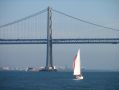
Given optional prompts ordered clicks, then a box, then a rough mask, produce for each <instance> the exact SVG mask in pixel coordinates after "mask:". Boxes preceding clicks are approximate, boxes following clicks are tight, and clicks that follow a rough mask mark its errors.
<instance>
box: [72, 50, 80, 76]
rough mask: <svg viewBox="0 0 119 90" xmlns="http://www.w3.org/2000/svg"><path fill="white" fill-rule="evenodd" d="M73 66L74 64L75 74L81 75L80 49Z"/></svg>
mask: <svg viewBox="0 0 119 90" xmlns="http://www.w3.org/2000/svg"><path fill="white" fill-rule="evenodd" d="M73 66H74V75H81V64H80V49H79V50H78V53H77V55H76V57H75V59H74V62H73Z"/></svg>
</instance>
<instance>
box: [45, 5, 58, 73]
mask: <svg viewBox="0 0 119 90" xmlns="http://www.w3.org/2000/svg"><path fill="white" fill-rule="evenodd" d="M47 15H48V16H47V57H46V67H45V70H46V71H56V69H55V68H54V66H53V58H52V12H51V8H50V7H48V9H47Z"/></svg>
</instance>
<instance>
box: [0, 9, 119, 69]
mask: <svg viewBox="0 0 119 90" xmlns="http://www.w3.org/2000/svg"><path fill="white" fill-rule="evenodd" d="M46 12H47V22H46V23H47V32H46V33H47V34H46V36H47V37H46V38H41V37H35V36H37V35H39V34H40V33H39V28H38V27H39V23H41V22H39V21H38V18H39V15H41V14H43V13H46ZM52 12H55V13H57V14H62V15H65V16H66V17H69V18H72V19H74V20H77V21H80V22H83V23H86V24H90V25H93V26H96V27H100V28H104V29H109V30H113V31H117V32H118V31H119V30H118V29H114V28H110V27H106V26H103V25H98V24H95V23H92V22H88V21H85V20H83V19H79V18H76V17H73V16H71V15H68V14H66V13H63V12H60V11H57V10H55V9H52V8H50V7H48V8H47V9H44V10H42V11H39V12H37V13H35V14H32V15H30V16H27V17H25V18H22V19H19V20H16V21H14V22H10V23H8V24H5V25H2V26H0V45H3V44H47V57H46V67H45V70H46V71H49V70H50V71H54V70H55V68H54V66H53V60H52V44H119V38H75V37H73V38H60V39H59V38H58V39H57V38H56V39H54V38H52V33H53V32H52ZM34 18H35V19H34ZM27 22H30V23H31V24H30V25H28V26H27V25H26V24H27ZM36 22H37V23H38V24H36ZM41 27H42V26H41ZM33 28H34V29H35V30H36V32H34V31H32V32H30V30H32V29H33ZM25 30H26V31H25ZM25 33H27V34H25ZM44 33H45V32H44ZM24 34H25V35H24ZM26 36H27V37H26ZM32 36H33V37H32Z"/></svg>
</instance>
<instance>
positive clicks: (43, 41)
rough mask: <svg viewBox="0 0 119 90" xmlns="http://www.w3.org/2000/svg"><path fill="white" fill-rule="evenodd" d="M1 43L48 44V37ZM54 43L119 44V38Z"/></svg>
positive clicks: (62, 40) (66, 40) (83, 39)
mask: <svg viewBox="0 0 119 90" xmlns="http://www.w3.org/2000/svg"><path fill="white" fill-rule="evenodd" d="M0 44H47V39H0ZM52 44H119V38H90V39H88V38H82V39H52Z"/></svg>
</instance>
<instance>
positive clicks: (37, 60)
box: [0, 0, 119, 70]
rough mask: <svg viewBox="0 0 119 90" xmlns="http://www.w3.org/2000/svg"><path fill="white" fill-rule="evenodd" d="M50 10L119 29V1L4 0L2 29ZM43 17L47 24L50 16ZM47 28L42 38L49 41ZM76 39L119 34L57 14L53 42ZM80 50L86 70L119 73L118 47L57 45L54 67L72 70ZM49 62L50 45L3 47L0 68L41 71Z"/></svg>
mask: <svg viewBox="0 0 119 90" xmlns="http://www.w3.org/2000/svg"><path fill="white" fill-rule="evenodd" d="M48 6H51V7H52V8H54V9H56V10H59V11H62V12H64V13H67V14H69V15H72V16H75V17H78V18H81V19H84V20H87V21H90V22H93V23H97V24H100V25H103V26H107V27H112V28H116V29H119V0H0V26H1V25H4V24H6V23H9V22H12V21H15V20H17V19H20V18H23V17H25V16H29V15H31V14H33V13H36V12H38V11H40V10H43V9H45V8H47V7H48ZM42 17H43V18H44V19H41V20H43V21H44V23H46V18H45V17H46V14H43V15H42ZM43 26H44V27H42V25H41V27H40V31H41V32H42V33H43V34H44V33H45V34H44V35H43V34H42V35H43V38H45V37H46V29H47V27H46V24H44V25H43ZM38 29H39V28H38ZM0 30H1V29H0ZM0 33H2V30H1V31H0ZM0 35H2V34H0ZM42 35H41V36H42ZM72 37H75V38H80V37H81V38H87V37H97V38H98V37H108V38H111V37H114V38H115V37H117V38H119V31H112V30H108V29H104V28H99V27H95V26H91V25H88V24H85V23H81V22H79V21H75V20H73V19H69V18H67V17H65V16H63V15H59V14H56V13H54V12H53V38H72ZM78 48H80V49H81V64H82V67H84V68H86V69H102V70H119V45H114V44H99V45H98V44H75V45H53V60H54V65H55V66H68V67H72V61H73V58H74V56H75V54H76V53H77V50H78ZM45 61H46V45H40V44H39V45H0V66H10V67H27V66H31V67H38V66H45Z"/></svg>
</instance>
